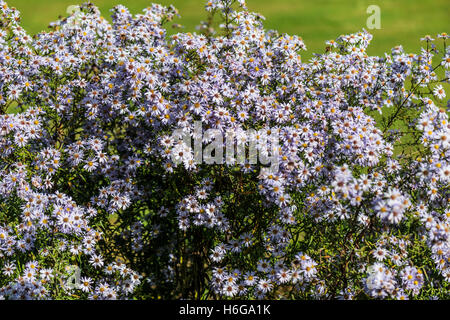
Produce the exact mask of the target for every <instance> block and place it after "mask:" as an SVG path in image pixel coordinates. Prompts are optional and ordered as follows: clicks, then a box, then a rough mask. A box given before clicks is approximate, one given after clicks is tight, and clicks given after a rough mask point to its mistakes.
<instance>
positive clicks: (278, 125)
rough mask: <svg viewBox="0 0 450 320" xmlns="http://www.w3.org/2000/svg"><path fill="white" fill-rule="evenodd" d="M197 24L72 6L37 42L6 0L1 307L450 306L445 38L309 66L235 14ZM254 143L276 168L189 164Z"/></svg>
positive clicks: (0, 119)
mask: <svg viewBox="0 0 450 320" xmlns="http://www.w3.org/2000/svg"><path fill="white" fill-rule="evenodd" d="M206 10H207V11H208V12H209V15H210V17H209V18H208V21H207V22H203V23H202V24H201V26H200V28H199V33H198V34H197V33H194V34H192V33H177V34H174V35H171V36H170V35H168V34H167V31H166V30H165V29H164V25H165V24H166V23H167V22H169V21H171V20H172V19H173V17H175V16H176V15H177V14H178V13H177V11H176V10H175V8H173V7H168V8H167V7H163V6H160V5H156V4H154V5H152V6H151V7H149V8H147V9H145V10H144V12H143V13H142V14H138V15H135V16H133V15H131V14H130V12H129V11H128V10H127V9H126V8H125V7H123V6H117V7H115V8H114V9H113V15H112V24H111V23H109V22H108V21H107V20H105V19H104V18H102V17H101V16H100V13H99V11H98V9H97V8H96V7H95V6H93V5H92V4H84V5H82V6H81V7H80V10H79V11H78V12H76V13H73V14H72V15H71V16H69V17H67V18H64V19H61V20H59V21H57V22H55V23H53V24H52V25H51V26H50V28H51V31H48V32H41V33H39V34H37V35H36V36H33V37H32V36H29V35H28V34H27V33H26V32H25V30H24V29H22V28H21V27H20V24H19V22H20V19H19V13H18V11H17V10H15V9H14V8H10V7H8V5H7V4H6V3H5V2H4V1H3V0H0V14H1V21H0V27H1V28H0V150H1V153H0V167H1V171H0V257H1V260H0V267H1V269H2V273H1V275H0V297H2V298H4V299H77V298H78V299H87V298H88V299H116V298H117V299H132V298H135V299H157V298H163V299H178V298H195V299H211V298H226V297H233V298H243V299H250V298H256V299H264V298H271V299H278V298H285V299H351V298H358V299H367V298H385V299H408V298H415V299H434V298H448V297H449V278H450V230H449V227H450V226H449V223H450V209H449V201H450V188H449V181H450V162H449V157H450V124H449V122H448V114H447V112H446V108H447V106H446V105H445V100H443V99H445V97H446V94H445V90H444V87H443V86H442V84H444V83H448V71H446V70H448V68H449V66H450V50H449V49H448V47H447V46H446V41H447V39H448V35H447V34H445V33H442V34H440V35H438V38H440V39H438V40H437V41H436V40H435V39H432V38H431V37H429V36H427V37H425V38H423V39H422V40H423V41H424V43H426V48H423V49H422V50H421V52H420V53H418V54H407V53H405V52H404V50H403V49H402V47H401V46H399V47H396V48H394V49H392V52H391V53H390V54H385V56H384V57H376V56H369V55H367V54H366V48H367V46H368V45H369V43H370V41H371V38H372V36H371V35H370V34H369V33H367V32H365V31H363V32H359V33H355V34H351V35H346V36H340V37H338V38H337V39H336V40H335V41H329V42H327V49H326V51H325V53H323V54H316V55H315V57H314V58H313V59H311V60H310V61H308V62H303V61H302V59H301V51H302V50H306V46H305V44H304V43H303V41H302V39H301V38H300V37H298V36H289V35H285V34H284V35H280V34H278V33H277V32H276V31H265V30H264V28H263V25H262V20H263V17H262V16H260V15H258V14H256V13H252V12H248V11H247V9H246V7H245V3H244V1H243V0H239V1H235V0H211V1H209V2H208V3H207V4H206ZM214 16H219V18H220V19H221V21H222V22H223V23H222V24H221V25H220V26H219V27H218V28H217V31H216V30H215V29H213V27H212V26H213V23H212V21H213V17H214ZM438 42H439V43H438ZM438 75H440V76H438ZM198 121H201V127H200V130H198V126H197V127H196V126H195V124H196V123H198ZM208 129H209V130H212V129H214V132H215V133H217V132H218V133H223V134H225V132H228V133H229V132H231V133H234V135H231V136H229V135H227V140H226V142H224V141H223V140H222V141H221V142H220V143H219V144H218V141H220V139H219V137H218V136H217V134H216V135H214V137H212V136H210V135H208V134H205V135H203V130H208ZM180 132H181V133H183V135H184V139H183V140H182V139H180ZM247 132H252V134H248V135H246V133H247ZM175 133H177V134H175ZM274 133H276V134H277V136H278V137H279V141H278V143H275V141H272V143H270V147H267V145H268V144H269V143H268V141H269V137H271V136H272V135H273V134H274ZM186 136H187V137H188V138H189V139H187V140H186V139H185V138H186ZM191 138H192V139H193V140H194V146H193V145H192V144H191V143H190V142H191ZM255 141H257V142H258V143H259V146H266V147H267V148H266V149H267V150H266V151H267V152H266V155H270V156H271V159H272V160H273V161H275V160H276V163H277V167H276V170H273V167H270V168H269V165H268V164H267V163H261V162H256V163H255V162H254V161H248V160H245V159H238V158H236V157H234V155H233V154H231V155H228V154H227V161H226V162H223V161H215V162H214V163H205V162H204V161H200V162H199V161H197V160H196V159H198V157H197V156H198V155H199V150H200V159H201V156H202V154H201V152H202V151H201V150H203V149H205V148H206V149H205V152H206V151H207V150H208V148H207V146H208V145H210V144H212V143H213V142H214V143H215V146H216V148H215V149H214V150H213V152H212V153H214V157H216V156H218V155H220V154H221V153H220V149H221V148H222V149H223V148H225V144H228V143H229V144H233V145H234V144H236V145H237V148H241V150H244V151H247V152H250V150H249V149H250V144H251V143H252V142H255ZM217 145H219V147H220V148H217ZM258 150H260V151H261V150H262V148H258ZM206 153H207V152H206ZM212 153H211V155H212ZM272 164H273V163H272Z"/></svg>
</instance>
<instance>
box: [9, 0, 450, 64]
mask: <svg viewBox="0 0 450 320" xmlns="http://www.w3.org/2000/svg"><path fill="white" fill-rule="evenodd" d="M6 2H7V3H8V4H9V5H10V6H14V7H16V8H17V9H19V10H20V11H21V13H22V25H23V26H24V27H25V28H26V29H27V30H28V31H29V32H30V33H37V32H39V31H41V30H44V29H45V28H46V27H47V25H48V23H49V22H51V21H54V20H56V19H57V18H58V16H59V15H65V14H66V9H67V7H68V6H70V5H73V4H80V3H82V2H84V1H83V0H41V1H35V0H9V1H8V0H6ZM92 2H93V3H94V4H96V5H97V6H98V7H99V8H100V10H101V12H102V14H103V16H105V17H108V18H109V16H110V12H109V10H110V9H111V8H112V7H113V6H114V5H117V4H123V5H125V6H126V7H128V8H129V9H130V10H131V12H132V13H139V12H141V11H142V9H143V8H145V7H147V6H149V4H150V3H152V2H155V3H160V4H163V5H169V4H173V5H174V6H175V7H176V8H177V9H178V10H179V12H180V15H181V18H180V19H176V20H175V21H174V22H175V23H180V24H182V25H184V26H185V28H184V29H183V31H195V26H196V25H198V23H199V21H200V20H204V19H205V18H206V11H205V10H204V5H205V3H206V1H205V0H153V1H152V0H93V1H92ZM369 5H378V6H379V7H380V9H381V29H379V30H376V29H373V30H369V31H370V32H371V33H372V34H373V35H374V39H373V41H372V44H371V46H370V48H369V50H368V52H369V54H375V55H380V54H383V52H387V51H389V50H390V48H392V47H394V46H396V45H399V44H402V45H403V47H404V48H405V49H406V50H407V51H409V52H418V50H419V49H420V46H421V44H423V42H422V43H421V42H420V41H419V40H420V38H421V37H423V36H424V35H426V34H430V35H433V36H435V35H436V34H437V33H441V32H448V33H450V30H449V29H450V28H449V24H450V23H449V21H450V1H449V0H247V6H248V8H249V10H251V11H256V12H259V13H261V14H262V15H264V16H265V17H266V21H265V26H266V29H277V30H278V31H280V32H286V33H289V34H297V35H299V36H301V37H302V38H303V39H304V41H305V44H306V46H307V48H308V53H307V54H306V57H311V56H312V53H313V52H323V50H324V47H325V45H324V42H325V41H326V40H330V39H335V38H336V37H337V36H339V35H341V34H346V33H352V32H356V31H359V30H361V29H362V28H366V20H367V18H368V17H369V16H370V14H368V13H366V9H367V7H368V6H369Z"/></svg>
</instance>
